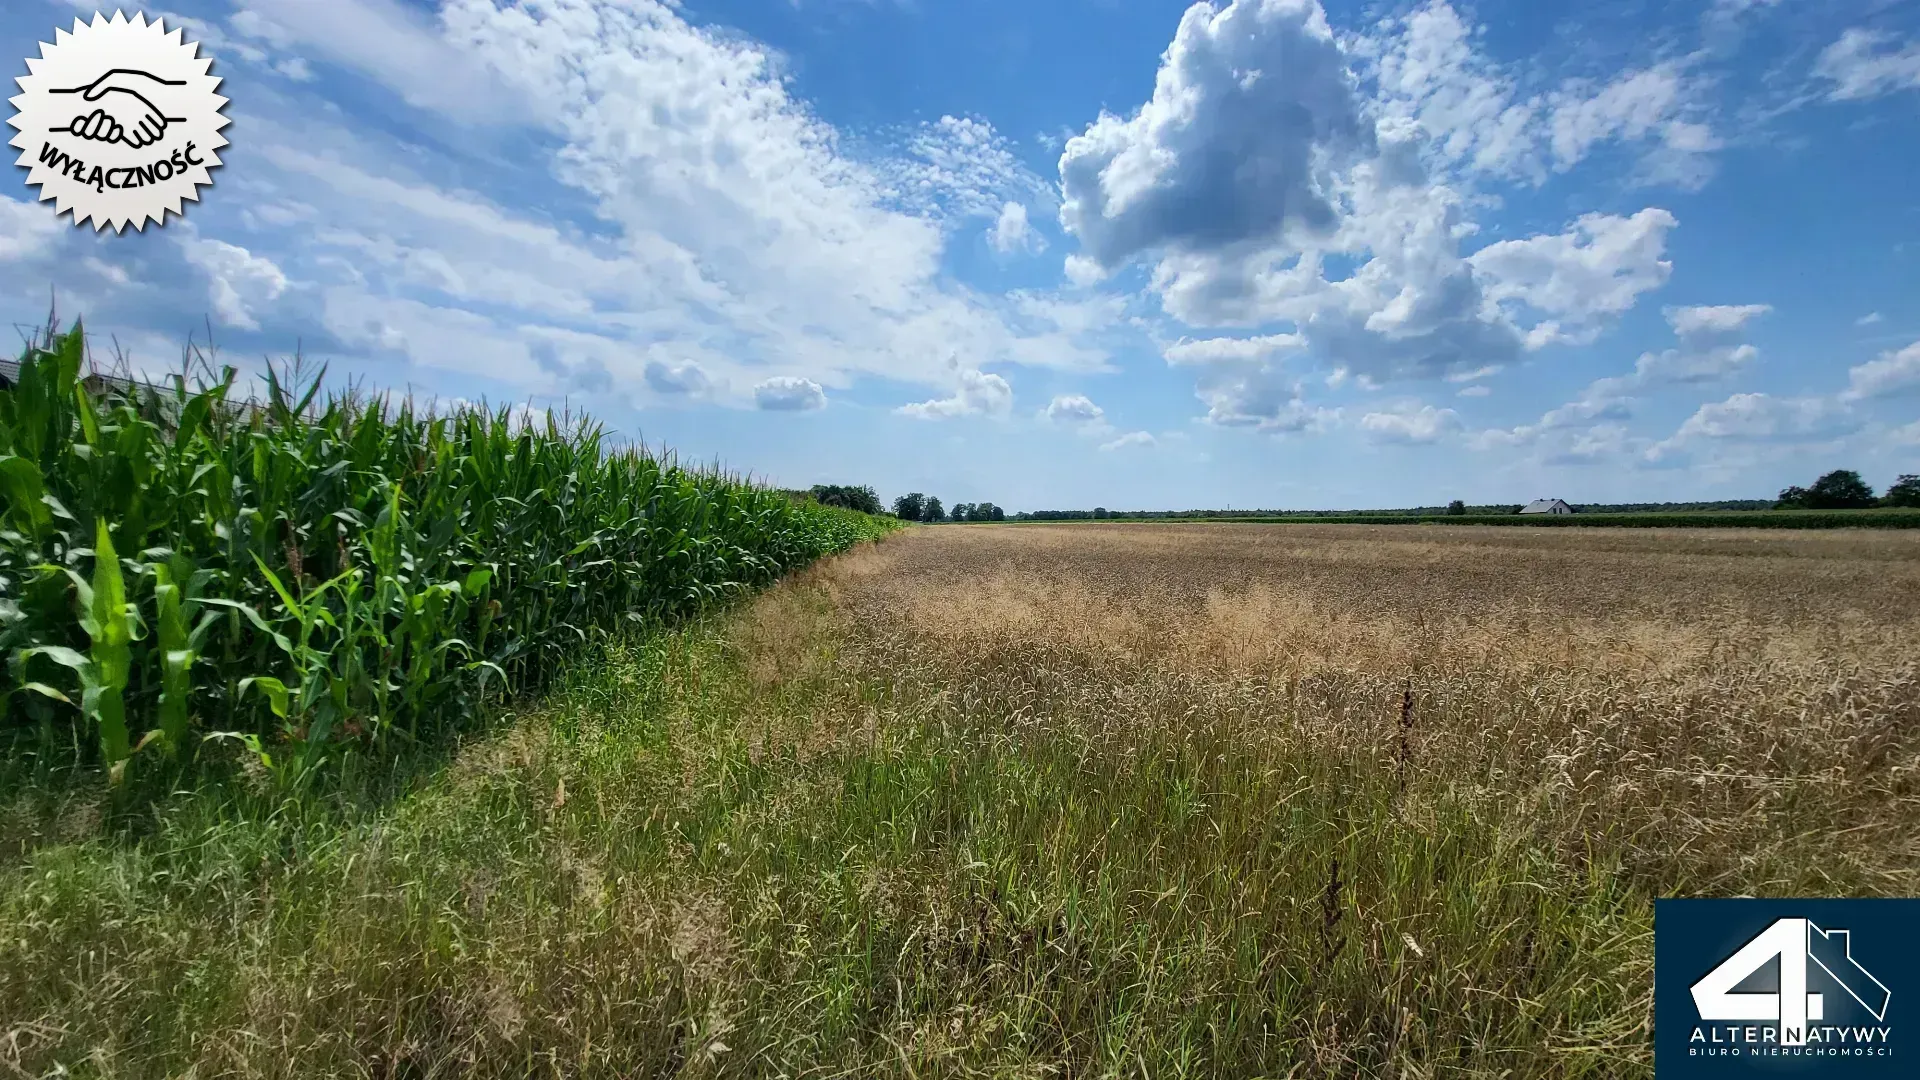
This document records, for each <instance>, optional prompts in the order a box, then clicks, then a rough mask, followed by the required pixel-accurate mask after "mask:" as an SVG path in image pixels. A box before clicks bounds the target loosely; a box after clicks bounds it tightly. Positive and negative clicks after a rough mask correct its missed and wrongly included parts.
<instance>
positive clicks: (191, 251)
mask: <svg viewBox="0 0 1920 1080" xmlns="http://www.w3.org/2000/svg"><path fill="white" fill-rule="evenodd" d="M180 250H181V253H182V254H184V255H185V256H186V259H187V261H188V262H189V263H191V264H193V265H194V266H197V267H199V268H200V270H201V271H202V272H204V273H205V274H206V275H207V289H208V295H207V300H208V302H209V303H210V304H212V305H213V314H214V315H215V316H216V317H217V318H218V319H219V320H220V321H221V322H222V323H224V324H225V325H227V326H233V327H238V328H240V329H243V330H258V329H260V322H259V319H258V318H257V317H256V315H257V313H258V312H259V311H260V310H261V309H263V308H265V307H266V306H268V305H269V304H271V303H273V301H275V300H278V299H279V298H280V294H282V293H284V292H286V291H287V275H286V274H285V273H283V272H282V271H281V269H280V267H279V266H278V265H276V264H275V263H274V261H273V260H272V259H267V258H263V257H261V256H258V255H255V254H253V253H252V252H250V251H248V250H247V249H246V248H243V247H237V246H235V245H233V244H229V243H226V242H225V241H222V240H214V239H210V238H207V237H202V236H200V235H198V234H197V233H195V232H192V231H191V230H189V231H187V232H185V233H183V234H182V235H181V237H180Z"/></svg>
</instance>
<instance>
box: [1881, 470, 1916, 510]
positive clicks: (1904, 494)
mask: <svg viewBox="0 0 1920 1080" xmlns="http://www.w3.org/2000/svg"><path fill="white" fill-rule="evenodd" d="M1880 505H1881V506H1920V476H1916V475H1914V474H1913V473H1901V474H1900V479H1898V480H1895V481H1894V482H1893V486H1892V487H1890V488H1888V489H1887V493H1886V494H1885V495H1882V496H1880Z"/></svg>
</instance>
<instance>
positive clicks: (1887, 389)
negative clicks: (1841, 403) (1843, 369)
mask: <svg viewBox="0 0 1920 1080" xmlns="http://www.w3.org/2000/svg"><path fill="white" fill-rule="evenodd" d="M1916 391H1920V341H1916V342H1914V343H1913V344H1911V345H1909V346H1907V347H1906V348H1904V349H1900V350H1898V351H1889V352H1884V353H1881V354H1880V358H1879V359H1877V360H1869V361H1867V362H1866V363H1864V364H1857V365H1855V366H1854V367H1852V368H1850V369H1849V370H1848V371H1847V389H1846V390H1845V391H1843V392H1842V393H1841V395H1840V396H1841V397H1842V398H1843V399H1845V400H1847V401H1861V400H1864V399H1867V398H1884V397H1895V396H1899V395H1904V394H1911V393H1914V392H1916Z"/></svg>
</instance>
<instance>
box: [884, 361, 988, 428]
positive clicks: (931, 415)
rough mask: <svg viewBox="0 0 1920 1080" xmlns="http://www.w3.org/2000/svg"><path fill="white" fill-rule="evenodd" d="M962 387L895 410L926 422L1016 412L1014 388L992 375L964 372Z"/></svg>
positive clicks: (961, 378)
mask: <svg viewBox="0 0 1920 1080" xmlns="http://www.w3.org/2000/svg"><path fill="white" fill-rule="evenodd" d="M959 379H960V385H959V386H957V387H955V388H954V391H953V393H952V394H951V395H950V396H948V397H944V398H936V399H934V400H932V401H921V402H916V403H914V404H912V405H902V406H900V408H899V409H897V410H895V411H896V412H899V413H900V414H902V415H904V416H914V417H918V418H920V419H922V420H945V419H949V418H951V417H956V416H1005V415H1007V414H1008V413H1009V412H1011V411H1013V387H1011V386H1008V385H1007V380H1005V379H1003V378H1001V377H1000V376H998V375H994V374H992V373H990V372H981V371H974V370H964V371H961V372H960V373H959Z"/></svg>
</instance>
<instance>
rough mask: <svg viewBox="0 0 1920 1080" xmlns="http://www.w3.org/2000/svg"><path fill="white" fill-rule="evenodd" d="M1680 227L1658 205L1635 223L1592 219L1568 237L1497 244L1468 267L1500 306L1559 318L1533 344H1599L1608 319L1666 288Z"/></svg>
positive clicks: (1624, 219)
mask: <svg viewBox="0 0 1920 1080" xmlns="http://www.w3.org/2000/svg"><path fill="white" fill-rule="evenodd" d="M1675 224H1676V222H1675V221H1674V217H1673V215H1672V214H1670V213H1668V212H1667V211H1665V210H1661V209H1658V208H1652V207H1650V208H1648V209H1645V210H1642V211H1640V212H1639V213H1637V214H1634V215H1633V216H1632V217H1619V216H1616V215H1611V214H1586V215H1583V216H1581V217H1580V218H1578V219H1577V220H1575V221H1574V223H1573V225H1572V227H1571V228H1569V229H1568V230H1567V231H1566V232H1564V233H1560V234H1558V235H1553V236H1535V237H1532V238H1529V239H1526V240H1503V241H1501V242H1499V243H1496V244H1489V245H1487V246H1486V247H1483V248H1481V249H1480V250H1479V251H1477V252H1475V253H1474V255H1473V256H1472V258H1470V259H1469V260H1468V262H1470V263H1471V264H1472V266H1473V268H1474V270H1475V271H1477V272H1478V273H1479V274H1480V275H1481V277H1482V280H1483V281H1484V283H1485V284H1484V288H1485V290H1486V294H1487V295H1488V296H1489V297H1491V298H1492V299H1494V300H1495V301H1498V302H1516V301H1517V302H1519V303H1522V304H1525V305H1526V306H1528V307H1530V308H1533V309H1535V310H1537V311H1541V312H1544V313H1546V314H1547V315H1549V316H1553V318H1552V319H1551V320H1550V321H1548V322H1545V323H1542V324H1541V325H1540V327H1538V328H1536V330H1535V332H1534V333H1532V334H1530V335H1529V339H1528V343H1529V344H1530V345H1533V346H1535V347H1538V346H1539V345H1541V344H1545V343H1546V342H1548V341H1552V340H1560V341H1575V342H1582V341H1591V340H1592V339H1593V337H1594V336H1595V335H1597V333H1598V332H1599V326H1600V325H1601V322H1602V321H1603V320H1604V319H1605V318H1607V317H1609V316H1614V315H1618V314H1620V313H1621V312H1624V311H1627V310H1628V309H1630V308H1632V307H1633V305H1634V303H1635V301H1637V300H1638V299H1639V298H1640V294H1641V293H1644V292H1647V291H1649V290H1651V289H1656V288H1659V287H1660V286H1661V285H1664V284H1666V281H1667V277H1668V276H1669V275H1670V274H1672V272H1673V263H1671V262H1669V261H1668V260H1666V259H1665V258H1664V257H1663V256H1664V255H1665V254H1666V239H1667V232H1668V230H1670V229H1672V228H1673V227H1674V225H1675Z"/></svg>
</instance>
